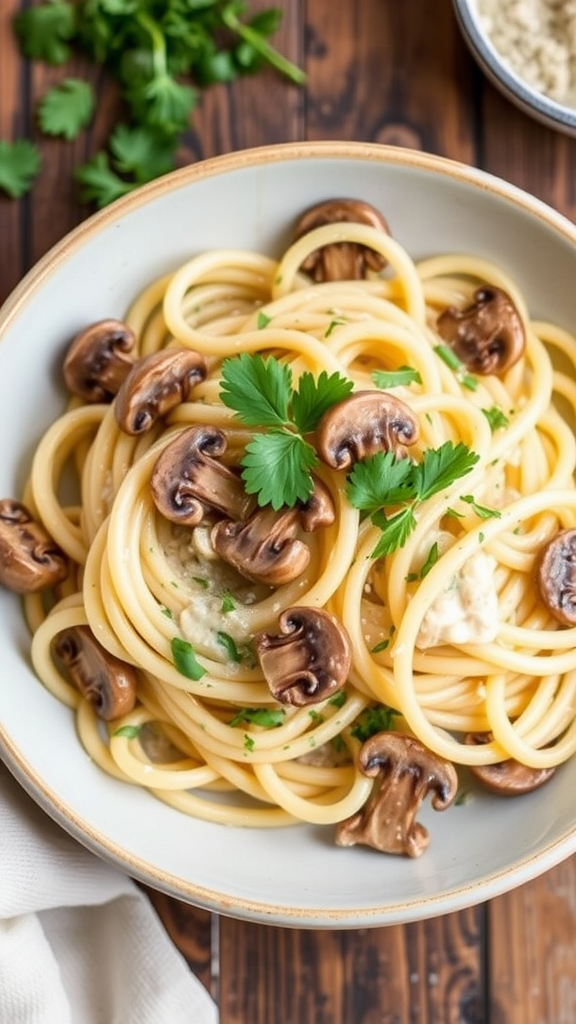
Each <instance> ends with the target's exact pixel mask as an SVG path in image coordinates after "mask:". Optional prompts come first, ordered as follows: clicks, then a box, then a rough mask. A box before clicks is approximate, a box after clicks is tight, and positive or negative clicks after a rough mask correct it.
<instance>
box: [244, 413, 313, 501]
mask: <svg viewBox="0 0 576 1024" xmlns="http://www.w3.org/2000/svg"><path fill="white" fill-rule="evenodd" d="M317 463H318V456H317V455H316V452H315V451H314V449H313V447H312V445H310V444H308V443H307V442H306V441H305V440H304V439H303V438H302V437H300V435H299V434H293V433H291V432H290V431H288V430H270V431H269V433H267V434H256V435H255V436H254V437H253V439H252V440H251V441H250V442H249V443H248V444H247V445H246V454H245V455H244V457H243V459H242V466H243V467H244V468H243V470H242V479H243V480H244V483H245V485H246V490H247V492H248V494H257V495H258V504H259V505H271V506H272V508H273V509H275V511H278V509H280V508H282V506H283V505H290V506H292V505H295V504H296V502H297V501H307V500H308V498H309V497H310V494H311V493H312V487H313V481H312V478H311V476H310V470H312V469H313V468H314V466H316V465H317Z"/></svg>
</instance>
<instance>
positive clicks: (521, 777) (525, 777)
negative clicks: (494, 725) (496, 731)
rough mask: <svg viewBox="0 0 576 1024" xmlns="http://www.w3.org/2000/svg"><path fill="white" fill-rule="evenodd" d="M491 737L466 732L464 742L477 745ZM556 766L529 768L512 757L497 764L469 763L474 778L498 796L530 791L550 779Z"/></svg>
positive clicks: (484, 734) (486, 734) (516, 794)
mask: <svg viewBox="0 0 576 1024" xmlns="http://www.w3.org/2000/svg"><path fill="white" fill-rule="evenodd" d="M491 738H492V737H491V736H490V734H489V733H485V732H484V733H468V735H467V736H465V738H464V742H465V743H467V744H468V746H478V745H479V744H482V743H488V741H489V740H490V739H491ZM555 771H556V768H554V767H552V768H530V767H529V766H528V765H526V764H521V763H520V761H515V760H514V758H508V759H507V760H506V761H499V762H498V763H497V764H473V765H470V772H471V774H472V775H473V776H474V778H476V779H478V781H479V782H481V783H482V785H483V786H484V787H485V789H489V790H490V792H491V793H497V794H498V795H499V796H521V795H522V794H523V793H531V792H532V790H533V789H539V788H540V786H543V785H544V783H545V782H548V779H551V778H552V776H553V775H554V773H555Z"/></svg>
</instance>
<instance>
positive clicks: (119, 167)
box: [0, 0, 305, 207]
mask: <svg viewBox="0 0 576 1024" xmlns="http://www.w3.org/2000/svg"><path fill="white" fill-rule="evenodd" d="M247 12H248V3H247V2H246V0H43V2H42V3H40V4H38V5H35V6H33V7H28V8H26V9H25V10H23V11H22V12H21V13H20V14H19V15H17V17H16V18H15V19H14V29H15V32H16V35H17V37H18V40H19V43H20V48H21V51H22V53H23V55H24V56H25V57H27V58H28V59H29V60H39V61H44V62H46V63H48V64H52V65H62V64H64V63H65V62H66V61H67V60H68V59H69V58H70V57H72V56H73V55H76V54H81V55H84V56H87V57H88V58H89V59H90V60H92V61H94V62H95V64H97V65H98V66H100V67H102V68H104V69H105V70H106V71H107V72H108V73H109V74H110V76H111V77H112V78H113V79H114V80H115V81H116V82H117V83H118V86H119V88H120V91H121V95H122V97H123V99H124V101H125V105H126V118H125V121H124V122H123V123H122V124H120V125H117V126H116V128H115V129H114V131H113V132H112V135H111V138H110V140H109V145H108V147H107V149H106V150H103V151H101V152H99V153H97V154H96V156H94V157H93V159H92V160H90V161H89V162H88V163H87V164H85V165H83V166H82V167H79V168H78V169H77V170H76V172H75V177H76V178H77V179H78V181H79V182H80V184H81V186H82V196H83V198H84V199H86V200H87V201H90V202H94V203H95V204H96V205H97V206H99V207H102V206H105V205H107V203H109V202H111V201H112V200H114V199H117V198H118V197H119V196H121V195H124V194H125V193H126V192H129V191H131V190H132V189H133V188H136V187H137V186H139V185H141V184H143V183H144V182H146V181H150V180H152V179H153V178H155V177H158V176H159V175H160V174H164V173H166V172H167V171H169V170H172V169H173V168H174V166H175V154H176V149H177V146H178V142H179V139H180V136H181V134H182V132H184V131H185V130H186V128H187V127H188V125H189V123H190V117H191V114H192V111H193V110H194V107H195V106H196V104H197V102H198V96H199V90H200V89H202V88H205V87H206V86H209V85H211V84H213V83H216V82H231V81H233V80H234V79H235V78H237V77H238V76H240V75H244V74H253V73H255V72H257V71H258V70H259V69H260V68H261V67H262V65H263V64H264V63H268V64H270V65H272V66H273V67H275V68H276V69H277V70H278V71H279V72H280V73H281V74H283V75H285V76H286V77H287V78H289V79H290V80H291V81H293V82H295V83H297V84H303V82H304V81H305V75H304V73H303V72H302V71H301V70H300V69H299V68H297V67H296V66H295V65H294V64H292V63H291V62H290V61H288V60H286V59H285V58H284V57H283V56H282V54H280V53H278V51H277V50H275V49H274V47H273V46H271V44H270V43H269V37H270V36H271V35H272V34H273V33H274V32H275V31H276V29H277V28H278V24H279V22H280V19H281V17H282V12H281V11H279V10H277V9H276V8H269V9H268V10H264V11H262V12H260V13H258V14H256V15H255V16H253V17H252V18H249V19H247V20H246V15H247ZM94 107H95V94H94V90H93V89H92V87H91V86H90V85H89V84H88V83H86V82H82V81H80V80H79V79H71V78H68V79H65V80H64V82H62V83H61V84H60V85H57V86H55V87H53V88H52V89H51V90H49V92H48V93H47V95H46V96H45V97H44V99H43V100H42V101H41V103H40V105H39V110H38V120H39V124H40V127H41V129H42V130H43V131H45V132H47V133H48V134H52V135H61V136H62V137H63V138H66V139H72V138H74V137H75V136H76V135H77V134H78V132H79V131H80V130H81V129H82V128H84V127H85V126H86V124H88V123H89V121H90V119H91V117H92V114H93V111H94ZM16 163H24V161H23V160H22V157H21V156H20V155H18V161H15V159H14V157H13V156H12V155H11V154H9V155H8V157H7V155H6V153H2V152H1V151H0V188H3V189H4V190H5V191H7V192H8V194H9V195H15V196H16V195H22V194H23V193H24V192H25V191H26V190H27V188H28V187H30V181H31V176H30V172H29V167H28V165H26V167H25V168H24V167H23V169H22V173H21V174H18V173H17V168H16V167H15V164H16ZM6 179H8V187H7V186H6Z"/></svg>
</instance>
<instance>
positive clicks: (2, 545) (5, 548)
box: [0, 498, 68, 594]
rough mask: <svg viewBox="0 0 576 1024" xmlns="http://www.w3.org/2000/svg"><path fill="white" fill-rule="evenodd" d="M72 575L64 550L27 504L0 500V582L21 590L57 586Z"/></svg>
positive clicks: (28, 590) (5, 585)
mask: <svg viewBox="0 0 576 1024" xmlns="http://www.w3.org/2000/svg"><path fill="white" fill-rule="evenodd" d="M67 575H68V563H67V561H66V556H65V554H64V552H63V551H62V550H61V549H60V548H59V547H58V545H57V544H56V543H55V542H54V541H53V540H52V538H51V537H50V536H49V535H48V533H47V532H46V530H45V529H44V527H43V526H42V524H41V523H39V522H37V521H36V520H35V519H34V518H33V516H32V514H31V513H30V512H29V510H28V509H27V508H26V506H25V505H23V504H22V502H20V501H14V500H13V499H12V498H3V499H2V500H1V501H0V585H1V586H3V587H7V588H8V590H14V591H15V592H16V593H17V594H31V593H33V592H35V591H38V590H46V589H47V588H48V587H53V586H56V584H57V583H61V582H62V580H64V579H65V578H66V576H67Z"/></svg>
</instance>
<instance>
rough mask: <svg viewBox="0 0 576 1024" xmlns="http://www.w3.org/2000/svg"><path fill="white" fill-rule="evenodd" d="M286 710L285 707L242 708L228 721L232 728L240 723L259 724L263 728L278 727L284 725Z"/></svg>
mask: <svg viewBox="0 0 576 1024" xmlns="http://www.w3.org/2000/svg"><path fill="white" fill-rule="evenodd" d="M285 716H286V712H285V711H284V709H283V708H242V709H241V710H240V711H238V712H237V713H236V714H235V715H234V718H232V719H231V720H230V722H229V723H228V724H229V725H231V726H232V728H236V726H238V725H246V724H252V725H259V726H260V727H261V728H263V729H276V728H278V726H279V725H282V724H283V722H284V718H285Z"/></svg>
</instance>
